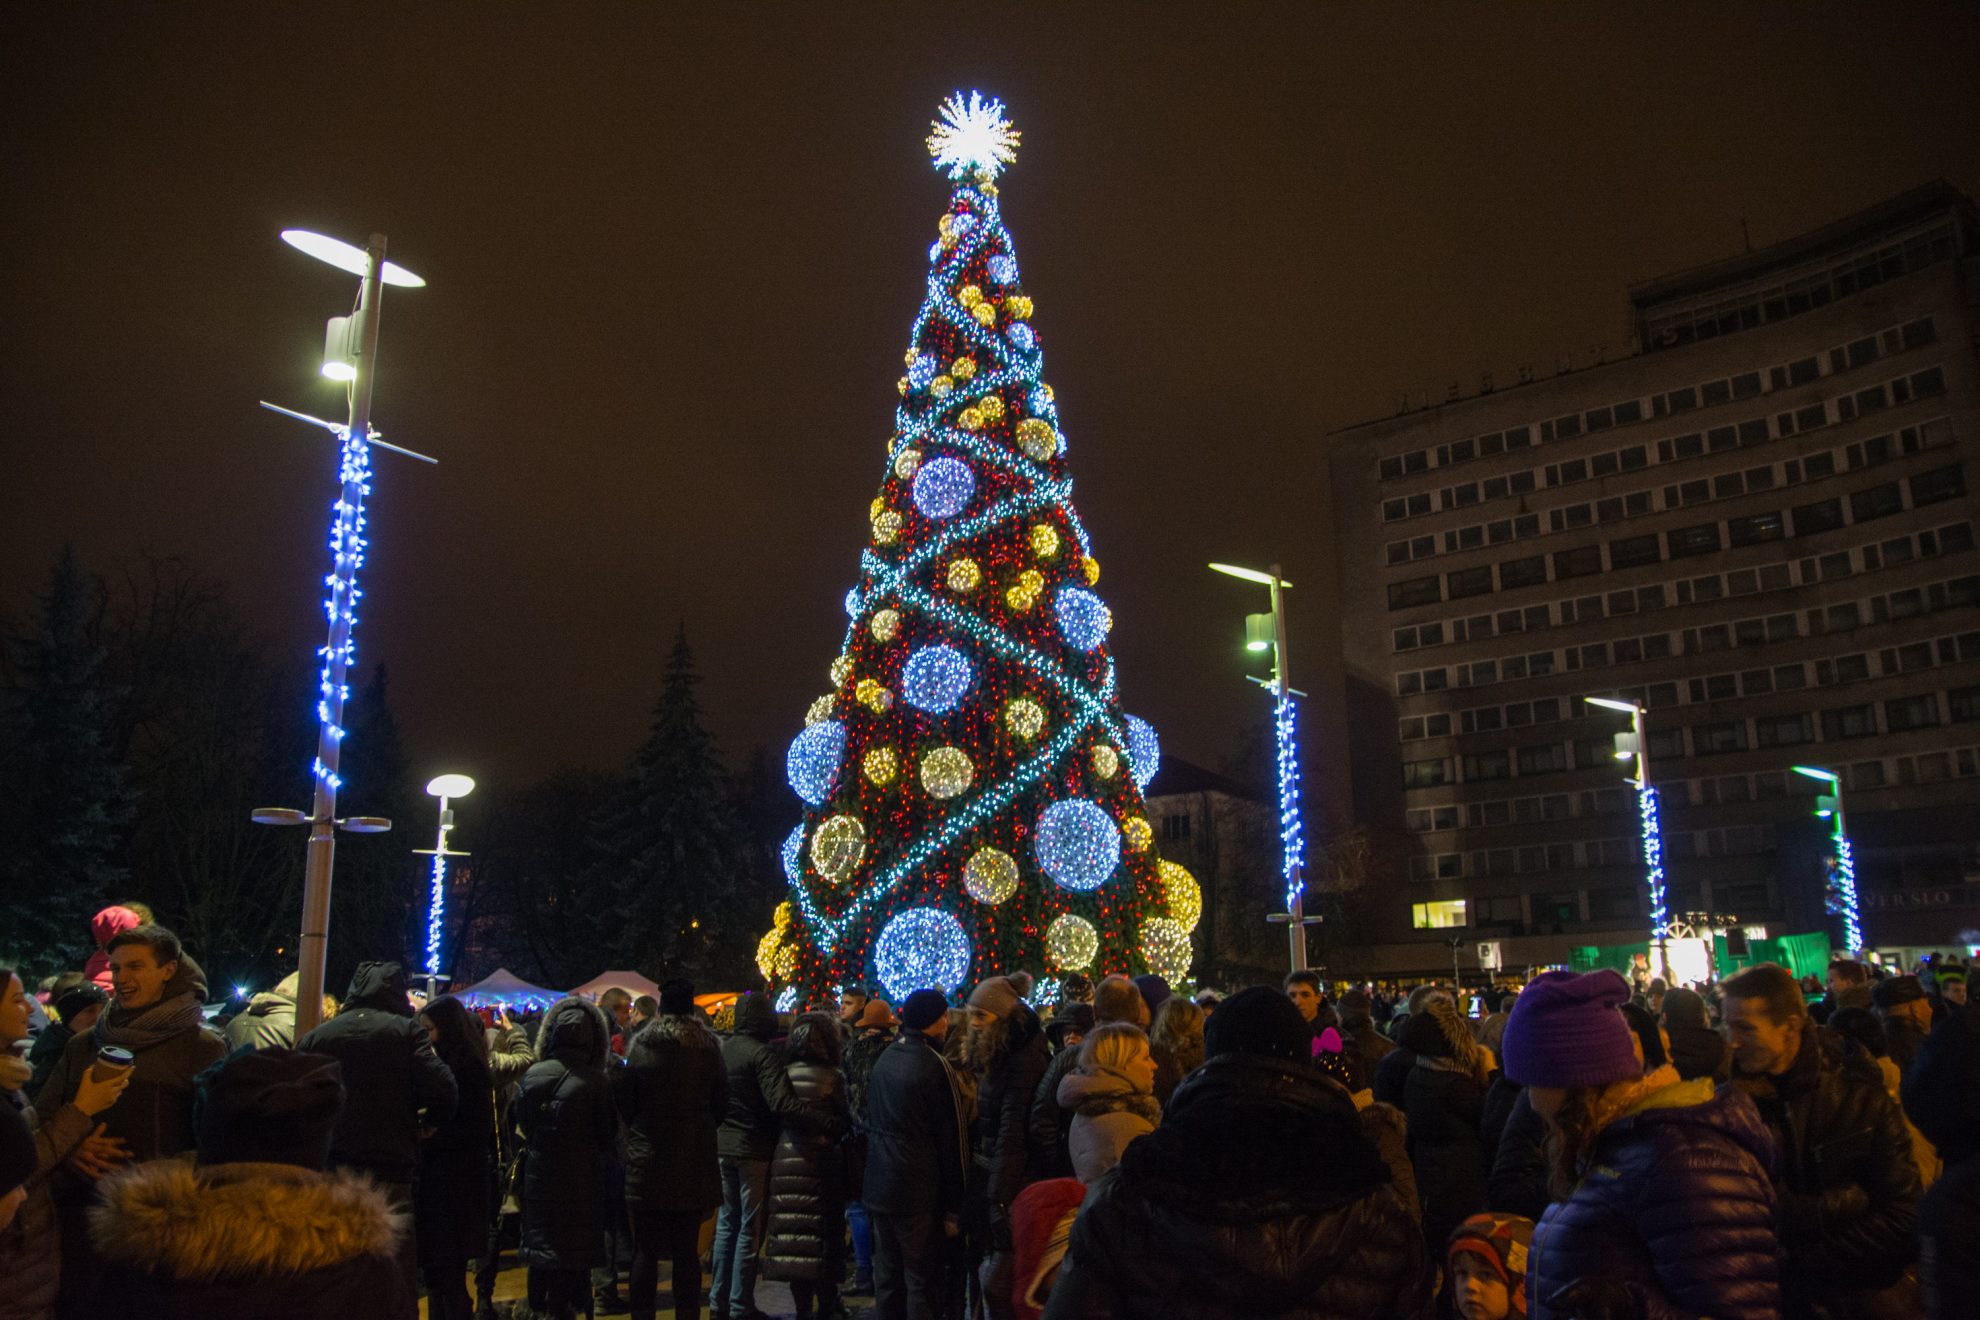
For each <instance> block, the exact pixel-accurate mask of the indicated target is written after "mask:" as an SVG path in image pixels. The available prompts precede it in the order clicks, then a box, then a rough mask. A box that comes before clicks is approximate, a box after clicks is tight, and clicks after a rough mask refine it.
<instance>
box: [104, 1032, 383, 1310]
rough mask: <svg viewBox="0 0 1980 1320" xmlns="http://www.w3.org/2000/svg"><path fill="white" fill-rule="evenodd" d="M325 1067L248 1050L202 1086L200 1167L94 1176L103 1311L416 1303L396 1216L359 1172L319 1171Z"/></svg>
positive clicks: (166, 1163) (333, 1067) (328, 1091)
mask: <svg viewBox="0 0 1980 1320" xmlns="http://www.w3.org/2000/svg"><path fill="white" fill-rule="evenodd" d="M343 1100H344V1087H343V1084H342V1083H341V1082H340V1081H339V1080H338V1066H337V1062H336V1060H334V1059H331V1058H328V1057H326V1056H324V1055H320V1054H303V1053H298V1052H296V1051H293V1050H287V1049H283V1048H281V1047H280V1046H275V1047H271V1048H269V1049H265V1050H243V1051H241V1052H239V1053H236V1054H233V1055H231V1056H229V1057H228V1058H227V1059H226V1060H225V1061H223V1062H221V1063H220V1064H217V1065H216V1066H214V1067H213V1068H211V1069H209V1070H208V1071H207V1072H205V1073H204V1074H202V1075H201V1077H200V1104H199V1135H198V1160H197V1162H196V1163H195V1162H192V1161H187V1160H176V1159H170V1160H153V1161H151V1162H149V1163H145V1164H138V1165H134V1166H132V1167H131V1168H128V1169H125V1170H123V1171H122V1172H120V1173H116V1174H113V1175H111V1176H110V1177H108V1178H105V1179H104V1180H103V1183H102V1185H101V1192H102V1199H101V1203H100V1204H99V1205H97V1206H96V1207H95V1208H94V1209H92V1210H91V1211H90V1216H89V1217H90V1232H91V1236H92V1238H93V1240H94V1242H95V1247H96V1254H97V1257H98V1259H99V1260H100V1261H101V1262H102V1270H103V1275H104V1278H103V1287H102V1299H101V1302H100V1308H101V1311H100V1313H101V1314H102V1315H105V1316H143V1317H145V1320H268V1318H269V1317H275V1316H280V1317H282V1320H351V1317H353V1316H360V1315H363V1316H370V1315H379V1314H393V1313H401V1312H404V1311H405V1310H406V1309H407V1308H408V1307H411V1308H412V1309H415V1310H416V1309H417V1304H416V1302H415V1300H414V1298H413V1296H412V1295H411V1294H410V1292H409V1290H408V1288H407V1281H406V1279H405V1278H404V1276H403V1274H402V1273H401V1272H400V1270H399V1267H398V1263H397V1257H398V1254H399V1245H398V1244H399V1241H400V1239H402V1238H404V1237H406V1236H407V1235H408V1233H409V1231H410V1230H409V1226H408V1225H407V1223H406V1221H405V1217H404V1216H403V1215H402V1214H399V1213H397V1212H395V1211H394V1210H393V1209H392V1207H391V1205H390V1204H389V1203H388V1202H387V1199H386V1197H385V1194H384V1192H383V1191H381V1190H380V1189H379V1187H378V1186H377V1184H376V1183H374V1182H373V1181H372V1180H371V1178H370V1177H368V1176H367V1175H364V1174H361V1173H356V1172H353V1171H348V1170H340V1171H334V1172H326V1171H325V1167H326V1165H327V1164H328V1162H329V1156H330V1141H331V1133H332V1131H333V1129H334V1128H335V1126H336V1122H337V1111H338V1108H339V1107H340V1106H341V1105H342V1104H343Z"/></svg>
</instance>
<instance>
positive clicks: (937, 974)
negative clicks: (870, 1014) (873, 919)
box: [873, 907, 970, 1002]
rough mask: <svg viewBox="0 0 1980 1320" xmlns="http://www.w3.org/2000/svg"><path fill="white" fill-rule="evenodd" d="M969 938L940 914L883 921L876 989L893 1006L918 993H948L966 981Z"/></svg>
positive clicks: (908, 913) (925, 911)
mask: <svg viewBox="0 0 1980 1320" xmlns="http://www.w3.org/2000/svg"><path fill="white" fill-rule="evenodd" d="M969 955H970V948H969V936H968V934H967V933H966V932H965V931H964V930H963V927H962V923H961V922H960V921H957V920H956V919H955V918H954V917H953V916H950V915H949V914H948V913H947V912H944V911H943V910H942V909H940V908H932V907H913V908H905V909H903V910H902V911H900V912H896V913H895V914H894V915H893V916H892V917H890V918H888V919H887V924H886V926H885V927H883V928H882V929H881V931H880V938H879V939H878V940H876V941H874V945H873V964H874V970H875V971H876V972H877V973H878V974H879V977H880V984H881V985H883V986H885V987H886V989H887V994H888V996H889V997H890V998H892V999H893V1000H895V1001H896V1002H899V1001H902V1000H905V999H906V998H907V997H908V996H909V995H911V994H913V993H914V992H915V991H917V990H924V989H931V988H932V989H941V990H949V989H953V988H954V987H956V986H959V985H961V984H962V983H963V981H964V980H965V978H967V977H968V976H969Z"/></svg>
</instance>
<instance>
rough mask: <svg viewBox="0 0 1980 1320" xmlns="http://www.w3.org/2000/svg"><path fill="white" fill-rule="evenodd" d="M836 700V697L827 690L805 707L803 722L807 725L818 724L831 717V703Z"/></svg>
mask: <svg viewBox="0 0 1980 1320" xmlns="http://www.w3.org/2000/svg"><path fill="white" fill-rule="evenodd" d="M837 700H838V698H837V697H835V696H833V695H832V694H831V693H830V692H827V693H826V694H825V695H824V696H822V697H820V698H818V700H816V701H814V702H812V703H811V705H810V707H809V708H808V709H806V711H805V712H804V722H805V723H806V724H807V725H811V724H819V723H822V722H824V721H825V720H827V719H829V718H831V715H832V704H833V703H834V702H836V701H837Z"/></svg>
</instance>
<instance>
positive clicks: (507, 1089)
mask: <svg viewBox="0 0 1980 1320" xmlns="http://www.w3.org/2000/svg"><path fill="white" fill-rule="evenodd" d="M494 1018H495V1024H494V1025H493V1026H490V1027H486V1028H484V1029H483V1031H482V1034H483V1036H484V1037H485V1038H486V1039H487V1041H488V1076H489V1081H490V1082H491V1083H492V1084H493V1086H494V1088H495V1170H496V1173H495V1195H494V1196H492V1197H490V1198H489V1206H488V1234H487V1238H486V1240H485V1241H484V1243H483V1245H482V1248H481V1253H480V1258H479V1259H478V1260H476V1261H475V1267H474V1309H475V1310H476V1311H477V1312H480V1313H481V1314H484V1315H486V1314H489V1313H491V1312H493V1311H494V1309H495V1283H496V1280H497V1278H498V1277H499V1275H500V1273H501V1263H502V1206H503V1203H504V1201H505V1200H506V1197H507V1192H508V1189H509V1186H510V1184H511V1181H512V1176H513V1174H514V1172H515V1166H516V1161H517V1160H518V1159H520V1158H521V1154H522V1150H521V1148H522V1141H521V1139H520V1137H518V1135H517V1134H516V1129H515V1123H514V1122H513V1121H512V1119H511V1117H510V1106H511V1105H512V1104H513V1103H514V1101H515V1097H516V1089H517V1087H518V1086H519V1085H520V1084H521V1083H522V1079H523V1074H524V1073H526V1072H528V1071H529V1068H530V1065H531V1064H533V1063H535V1062H536V1047H535V1046H534V1045H533V1044H531V1043H530V1038H529V1032H528V1030H527V1029H525V1028H524V1027H522V1026H519V1025H518V1024H517V1023H516V1021H515V1020H514V1019H513V1018H511V1017H510V1016H509V1010H508V1009H507V1008H506V1007H504V1006H499V1005H498V1006H497V1007H496V1008H495V1009H494Z"/></svg>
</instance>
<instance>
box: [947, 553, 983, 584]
mask: <svg viewBox="0 0 1980 1320" xmlns="http://www.w3.org/2000/svg"><path fill="white" fill-rule="evenodd" d="M948 577H949V590H951V591H975V590H976V589H977V587H978V586H980V585H981V584H982V582H983V570H982V569H980V568H978V567H977V566H976V561H975V560H974V559H958V560H956V561H955V562H954V563H952V564H950V565H949V574H948Z"/></svg>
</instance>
